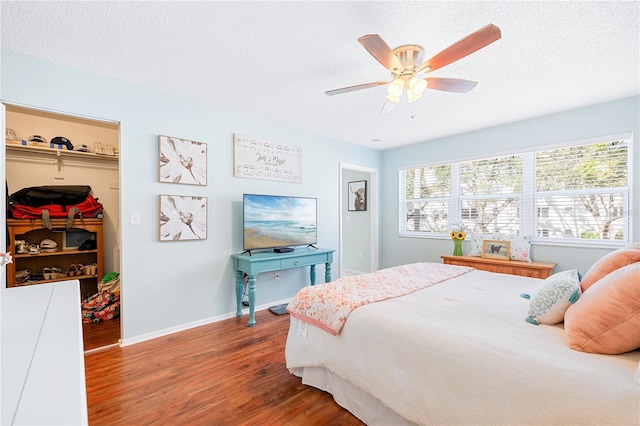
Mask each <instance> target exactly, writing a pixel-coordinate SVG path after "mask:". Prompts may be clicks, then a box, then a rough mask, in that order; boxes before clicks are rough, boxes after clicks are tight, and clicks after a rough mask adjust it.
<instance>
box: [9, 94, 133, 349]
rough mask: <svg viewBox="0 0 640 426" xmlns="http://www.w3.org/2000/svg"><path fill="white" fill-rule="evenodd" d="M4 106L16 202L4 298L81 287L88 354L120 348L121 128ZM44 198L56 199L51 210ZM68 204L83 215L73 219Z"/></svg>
mask: <svg viewBox="0 0 640 426" xmlns="http://www.w3.org/2000/svg"><path fill="white" fill-rule="evenodd" d="M3 104H4V106H5V123H6V126H5V127H6V131H5V135H4V138H5V152H6V156H5V180H6V186H7V193H8V196H9V199H10V200H13V201H14V202H15V205H14V207H11V208H10V210H9V212H8V213H7V218H6V228H7V230H8V237H9V239H8V241H7V245H8V250H9V251H11V253H12V254H13V259H14V262H13V263H12V264H10V265H7V267H6V268H5V270H6V287H7V288H6V289H4V291H12V289H13V288H16V289H18V290H17V291H19V287H22V286H31V285H43V284H48V283H54V282H57V281H65V280H78V282H79V289H78V291H79V294H80V300H81V312H82V317H83V323H82V328H83V342H84V349H85V351H88V350H94V349H97V348H100V347H105V346H110V345H113V344H118V343H119V342H120V340H121V327H120V317H121V315H122V312H121V310H120V307H121V304H120V296H121V290H122V277H121V276H120V247H119V240H120V239H119V237H118V232H119V229H120V160H119V149H120V123H118V122H114V121H109V120H102V119H97V118H90V117H84V116H81V115H74V114H67V113H62V112H57V111H48V110H43V109H38V108H36V107H31V106H23V105H13V104H10V103H3ZM86 188H88V189H89V191H87V194H88V195H87V194H85V193H84V192H83V190H84V189H86ZM76 190H77V191H79V192H78V193H77V194H76V193H75V192H74V191H76ZM65 191H69V192H65ZM58 192H62V195H58V194H57V193H58ZM41 194H44V195H42V196H51V197H53V198H52V200H53V201H51V202H50V203H49V205H50V207H49V208H46V209H45V208H44V206H43V204H42V203H43V201H42V198H39V197H41ZM68 194H76V195H68ZM67 196H68V197H70V198H65V197H67ZM56 197H57V198H56ZM91 197H92V198H91ZM62 199H68V200H69V201H68V203H69V204H70V205H71V206H73V207H75V208H76V210H75V211H74V214H73V215H69V211H70V210H71V208H69V206H65V205H64V204H66V203H65V202H60V203H58V201H59V200H62ZM35 204H40V206H35ZM32 205H33V206H32ZM89 205H91V206H89ZM18 206H20V207H24V209H22V210H21V209H19V208H18ZM58 206H60V209H61V210H62V211H61V212H58V211H57V207H58ZM32 207H33V209H31V208H32ZM43 209H44V210H47V212H46V213H45V216H47V213H48V216H49V217H43V215H42V211H43ZM78 212H82V214H78ZM63 214H64V215H65V216H64V217H62V215H63ZM3 225H5V224H3Z"/></svg>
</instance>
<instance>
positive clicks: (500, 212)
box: [400, 134, 632, 243]
mask: <svg viewBox="0 0 640 426" xmlns="http://www.w3.org/2000/svg"><path fill="white" fill-rule="evenodd" d="M630 151H631V135H630V134H625V135H616V136H612V137H607V138H598V139H594V140H591V141H588V142H585V141H579V142H573V143H566V144H562V145H555V146H551V147H545V149H544V150H540V151H527V152H524V151H523V152H518V153H515V154H510V155H503V156H497V157H489V158H479V159H472V160H468V161H459V162H456V163H448V164H435V165H425V166H422V167H414V168H410V169H405V170H400V194H404V198H403V199H402V200H401V202H400V217H401V218H402V219H401V220H400V235H402V236H424V237H448V233H449V230H450V229H451V228H452V224H454V223H462V224H464V225H465V226H466V228H467V230H470V231H476V232H483V233H488V232H502V233H506V234H520V235H532V236H535V237H534V240H535V241H538V242H541V241H549V242H572V243H588V242H603V241H612V240H618V241H622V242H629V241H630V230H631V217H630V215H629V214H628V213H627V212H628V211H629V209H630V206H631V199H630V198H631V158H632V156H631V152H630ZM587 240H588V241H587Z"/></svg>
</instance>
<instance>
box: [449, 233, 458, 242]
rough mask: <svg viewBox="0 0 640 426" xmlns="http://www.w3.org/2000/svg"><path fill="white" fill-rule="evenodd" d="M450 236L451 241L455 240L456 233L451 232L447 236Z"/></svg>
mask: <svg viewBox="0 0 640 426" xmlns="http://www.w3.org/2000/svg"><path fill="white" fill-rule="evenodd" d="M449 235H450V236H451V239H452V240H453V239H455V238H456V231H451V233H450V234H449Z"/></svg>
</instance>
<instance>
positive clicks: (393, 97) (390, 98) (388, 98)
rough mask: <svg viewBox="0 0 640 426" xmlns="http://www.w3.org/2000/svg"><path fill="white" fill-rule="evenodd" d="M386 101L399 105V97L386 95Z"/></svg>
mask: <svg viewBox="0 0 640 426" xmlns="http://www.w3.org/2000/svg"><path fill="white" fill-rule="evenodd" d="M386 97H387V100H389V101H391V102H393V103H395V104H399V103H400V96H391V95H387V96H386Z"/></svg>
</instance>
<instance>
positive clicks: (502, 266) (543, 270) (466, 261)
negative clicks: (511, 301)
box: [440, 256, 556, 278]
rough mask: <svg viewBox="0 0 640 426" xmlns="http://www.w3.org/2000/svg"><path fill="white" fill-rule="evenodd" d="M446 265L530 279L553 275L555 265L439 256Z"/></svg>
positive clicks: (472, 257) (475, 257) (473, 257)
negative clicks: (468, 267)
mask: <svg viewBox="0 0 640 426" xmlns="http://www.w3.org/2000/svg"><path fill="white" fill-rule="evenodd" d="M440 257H441V258H442V260H443V262H444V263H445V264H447V265H459V266H470V267H472V268H476V269H480V270H482V271H489V272H498V273H500V274H511V275H521V276H523V277H531V278H547V277H549V276H550V275H551V274H553V268H554V267H555V266H556V264H555V263H551V262H521V261H518V260H498V259H487V258H483V257H479V256H440Z"/></svg>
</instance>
